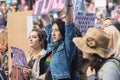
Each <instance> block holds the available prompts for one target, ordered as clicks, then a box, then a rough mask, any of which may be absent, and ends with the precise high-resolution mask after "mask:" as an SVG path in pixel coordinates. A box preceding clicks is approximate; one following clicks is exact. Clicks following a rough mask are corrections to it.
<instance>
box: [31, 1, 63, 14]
mask: <svg viewBox="0 0 120 80" xmlns="http://www.w3.org/2000/svg"><path fill="white" fill-rule="evenodd" d="M64 6H65V0H36V2H35V5H34V7H33V12H32V15H40V14H47V13H49V12H50V11H60V10H62V9H63V8H64Z"/></svg>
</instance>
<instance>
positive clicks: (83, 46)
mask: <svg viewBox="0 0 120 80" xmlns="http://www.w3.org/2000/svg"><path fill="white" fill-rule="evenodd" d="M73 42H74V43H75V45H76V46H77V47H78V48H79V49H80V50H81V51H83V52H86V53H93V54H97V55H99V56H100V57H102V58H109V57H111V55H112V54H113V51H112V50H111V49H109V48H108V44H109V37H108V36H107V34H106V33H105V32H103V31H102V30H100V29H97V28H89V29H88V30H87V32H86V34H85V36H84V37H78V38H74V39H73Z"/></svg>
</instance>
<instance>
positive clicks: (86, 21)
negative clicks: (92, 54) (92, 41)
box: [75, 12, 96, 35]
mask: <svg viewBox="0 0 120 80" xmlns="http://www.w3.org/2000/svg"><path fill="white" fill-rule="evenodd" d="M95 18H96V17H95V14H94V13H85V12H76V15H75V26H76V27H78V28H79V29H80V31H81V32H82V35H84V34H85V33H86V31H87V29H88V28H89V27H94V23H95Z"/></svg>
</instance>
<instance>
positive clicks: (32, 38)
mask: <svg viewBox="0 0 120 80" xmlns="http://www.w3.org/2000/svg"><path fill="white" fill-rule="evenodd" d="M28 44H29V46H30V47H32V48H38V47H40V40H39V36H38V33H37V32H36V31H32V32H31V33H30V35H29V38H28Z"/></svg>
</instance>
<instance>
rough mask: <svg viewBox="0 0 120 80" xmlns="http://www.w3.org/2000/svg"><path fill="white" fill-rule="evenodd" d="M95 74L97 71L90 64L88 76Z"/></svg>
mask: <svg viewBox="0 0 120 80" xmlns="http://www.w3.org/2000/svg"><path fill="white" fill-rule="evenodd" d="M93 74H94V75H95V74H96V71H95V69H94V68H92V67H91V66H89V67H88V69H87V72H86V76H87V77H89V76H91V75H93Z"/></svg>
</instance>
